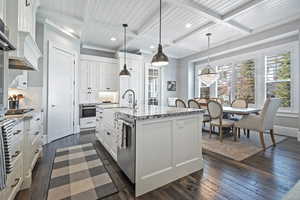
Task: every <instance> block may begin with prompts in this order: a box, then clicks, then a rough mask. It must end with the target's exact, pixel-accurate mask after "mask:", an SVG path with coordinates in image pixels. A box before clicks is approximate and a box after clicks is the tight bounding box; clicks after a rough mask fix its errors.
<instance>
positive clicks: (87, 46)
mask: <svg viewBox="0 0 300 200" xmlns="http://www.w3.org/2000/svg"><path fill="white" fill-rule="evenodd" d="M81 48H83V49H93V50H99V51H105V52H109V53H116V51H115V50H112V49H107V48H104V47H100V46H94V45H88V44H82V45H81Z"/></svg>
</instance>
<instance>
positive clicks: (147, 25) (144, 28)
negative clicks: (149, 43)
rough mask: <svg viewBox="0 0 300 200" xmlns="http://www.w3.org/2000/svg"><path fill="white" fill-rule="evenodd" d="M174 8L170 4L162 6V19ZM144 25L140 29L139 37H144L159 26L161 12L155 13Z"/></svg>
mask: <svg viewBox="0 0 300 200" xmlns="http://www.w3.org/2000/svg"><path fill="white" fill-rule="evenodd" d="M171 8H172V6H171V5H170V4H167V3H164V4H162V15H163V16H162V17H166V15H167V14H168V13H169V11H171ZM142 24H143V25H142V26H141V27H140V28H139V29H138V31H137V33H138V34H139V35H143V34H145V33H146V32H148V31H149V30H151V29H152V28H153V27H154V26H156V25H157V24H159V12H157V11H156V12H155V13H154V14H153V15H151V17H150V18H148V19H147V20H145V22H144V23H142Z"/></svg>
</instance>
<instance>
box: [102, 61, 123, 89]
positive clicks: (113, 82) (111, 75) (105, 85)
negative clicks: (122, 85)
mask: <svg viewBox="0 0 300 200" xmlns="http://www.w3.org/2000/svg"><path fill="white" fill-rule="evenodd" d="M101 72H102V73H101V90H102V91H116V90H118V77H119V76H118V66H117V64H114V63H102V66H101Z"/></svg>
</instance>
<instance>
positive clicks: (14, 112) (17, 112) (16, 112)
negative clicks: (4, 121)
mask: <svg viewBox="0 0 300 200" xmlns="http://www.w3.org/2000/svg"><path fill="white" fill-rule="evenodd" d="M33 110H34V109H33V108H29V109H11V110H8V111H7V112H6V113H5V115H22V114H25V113H28V112H31V111H33Z"/></svg>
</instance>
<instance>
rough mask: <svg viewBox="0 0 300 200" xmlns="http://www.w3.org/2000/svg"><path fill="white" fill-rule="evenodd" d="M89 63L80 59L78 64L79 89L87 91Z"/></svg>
mask: <svg viewBox="0 0 300 200" xmlns="http://www.w3.org/2000/svg"><path fill="white" fill-rule="evenodd" d="M88 76H89V63H88V61H85V60H84V61H81V62H80V66H79V90H80V91H85V92H86V91H87V90H88V88H89V86H88V85H89V83H88V82H89V78H88Z"/></svg>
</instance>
